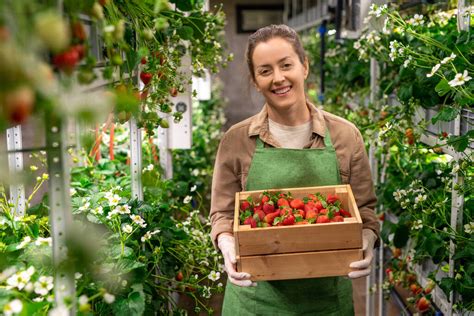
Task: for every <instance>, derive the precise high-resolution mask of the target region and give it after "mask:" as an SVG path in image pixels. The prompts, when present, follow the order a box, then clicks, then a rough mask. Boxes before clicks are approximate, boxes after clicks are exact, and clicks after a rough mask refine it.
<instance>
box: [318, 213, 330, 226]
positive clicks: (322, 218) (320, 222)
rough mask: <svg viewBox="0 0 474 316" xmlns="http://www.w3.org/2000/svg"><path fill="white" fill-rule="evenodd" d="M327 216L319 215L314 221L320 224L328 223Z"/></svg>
mask: <svg viewBox="0 0 474 316" xmlns="http://www.w3.org/2000/svg"><path fill="white" fill-rule="evenodd" d="M329 222H330V221H329V218H328V217H327V216H326V215H319V216H318V219H317V220H316V223H318V224H322V223H329Z"/></svg>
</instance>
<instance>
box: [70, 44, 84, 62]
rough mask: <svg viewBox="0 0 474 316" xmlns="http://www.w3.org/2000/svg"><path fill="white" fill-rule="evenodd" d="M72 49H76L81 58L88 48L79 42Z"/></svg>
mask: <svg viewBox="0 0 474 316" xmlns="http://www.w3.org/2000/svg"><path fill="white" fill-rule="evenodd" d="M71 49H74V50H75V51H76V52H77V55H78V58H79V60H81V59H82V58H84V56H85V53H86V49H85V47H84V45H82V44H77V45H74V46H72V47H71Z"/></svg>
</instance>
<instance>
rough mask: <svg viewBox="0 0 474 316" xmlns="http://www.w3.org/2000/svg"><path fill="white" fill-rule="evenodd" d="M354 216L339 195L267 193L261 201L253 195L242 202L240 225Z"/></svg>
mask: <svg viewBox="0 0 474 316" xmlns="http://www.w3.org/2000/svg"><path fill="white" fill-rule="evenodd" d="M344 217H351V214H350V213H349V212H348V211H345V210H344V209H342V205H341V201H340V200H339V198H338V197H337V196H336V195H333V194H328V195H327V196H326V197H325V196H323V195H322V194H320V193H315V194H309V195H308V196H306V197H304V198H303V199H297V198H292V195H291V192H288V193H281V192H275V193H270V192H267V191H265V192H263V193H262V194H261V195H260V197H259V199H258V200H257V201H253V199H252V197H248V198H247V199H246V200H244V201H242V202H240V216H239V218H240V224H241V225H250V226H251V227H252V228H255V227H270V226H289V225H304V224H313V223H317V224H322V223H331V222H343V221H344Z"/></svg>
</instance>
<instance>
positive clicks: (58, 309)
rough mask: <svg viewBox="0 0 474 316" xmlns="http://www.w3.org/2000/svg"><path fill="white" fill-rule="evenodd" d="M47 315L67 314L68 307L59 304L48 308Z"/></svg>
mask: <svg viewBox="0 0 474 316" xmlns="http://www.w3.org/2000/svg"><path fill="white" fill-rule="evenodd" d="M48 316H69V309H68V308H67V307H66V306H64V305H60V306H58V307H55V308H53V309H52V310H50V311H49V313H48Z"/></svg>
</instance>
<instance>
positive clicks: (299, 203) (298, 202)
mask: <svg viewBox="0 0 474 316" xmlns="http://www.w3.org/2000/svg"><path fill="white" fill-rule="evenodd" d="M290 206H291V207H292V208H294V209H299V210H302V209H304V203H303V201H302V200H300V199H294V200H293V201H291V202H290Z"/></svg>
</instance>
